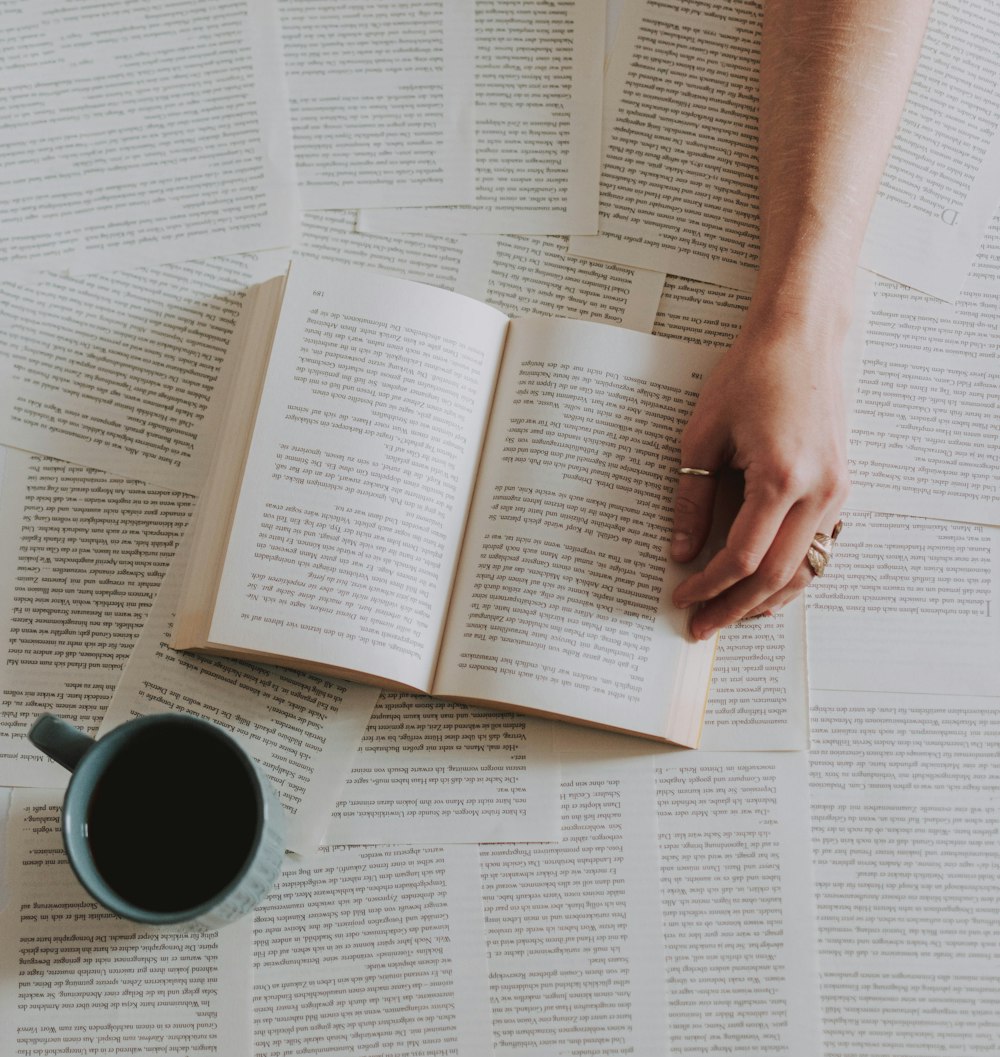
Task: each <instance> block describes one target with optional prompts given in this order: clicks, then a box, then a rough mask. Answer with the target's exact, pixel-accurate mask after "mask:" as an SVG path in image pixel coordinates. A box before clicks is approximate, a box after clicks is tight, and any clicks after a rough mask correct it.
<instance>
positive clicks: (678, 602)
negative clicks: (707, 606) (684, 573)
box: [673, 589, 692, 609]
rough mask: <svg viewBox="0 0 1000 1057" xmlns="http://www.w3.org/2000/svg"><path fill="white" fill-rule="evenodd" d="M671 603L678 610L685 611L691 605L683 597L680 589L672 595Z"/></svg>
mask: <svg viewBox="0 0 1000 1057" xmlns="http://www.w3.org/2000/svg"><path fill="white" fill-rule="evenodd" d="M673 602H674V605H675V606H677V608H678V609H687V608H688V607H689V606H690V605H692V603H691V601H690V600H689V599H687V598H685V597H684V595H683V594H682V592H681V591H680V589H678V590H677V591H676V592H675V593H674V598H673Z"/></svg>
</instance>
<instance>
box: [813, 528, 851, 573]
mask: <svg viewBox="0 0 1000 1057" xmlns="http://www.w3.org/2000/svg"><path fill="white" fill-rule="evenodd" d="M843 527H844V523H843V521H838V522H837V524H836V525H834V526H833V531H832V532H831V533H830V535H829V536H828V535H827V534H826V533H825V532H817V533H816V535H815V536H813V541H812V543H810V544H809V550H807V551H806V561H807V562H808V563H809V568H810V569H812V571H813V575H815V576H822V575H823V573H825V572H826V567H827V566H828V565H829V564H830V559H831V558H832V557H833V543H834V540H836V538H837V537H838V536H839V535H840V530H841V529H842V528H843Z"/></svg>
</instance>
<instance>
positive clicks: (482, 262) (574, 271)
mask: <svg viewBox="0 0 1000 1057" xmlns="http://www.w3.org/2000/svg"><path fill="white" fill-rule="evenodd" d="M663 281H664V275H663V274H662V272H650V271H646V270H645V269H643V268H622V267H620V266H618V265H616V264H607V263H605V262H604V261H588V260H584V259H583V258H582V257H571V256H570V255H569V252H568V243H567V240H566V239H564V238H559V237H556V236H542V235H469V236H468V237H467V238H466V240H465V243H464V253H463V255H462V269H461V272H460V273H459V276H458V280H457V285H456V287H455V289H457V290H459V291H460V292H461V293H463V294H468V295H469V297H475V298H478V299H479V300H480V301H486V302H487V303H488V304H491V305H493V306H494V308H499V309H500V310H501V311H502V312H506V313H507V315H508V316H510V317H511V318H513V317H515V316H560V317H562V318H564V319H591V320H594V321H595V322H597V323H612V324H616V325H618V326H621V327H628V328H629V329H630V330H641V331H645V332H646V333H648V332H649V331H650V330H651V329H652V326H653V320H654V318H655V315H656V309H657V305H658V304H659V301H660V294H661V292H662V290H663Z"/></svg>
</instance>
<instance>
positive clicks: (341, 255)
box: [295, 209, 466, 290]
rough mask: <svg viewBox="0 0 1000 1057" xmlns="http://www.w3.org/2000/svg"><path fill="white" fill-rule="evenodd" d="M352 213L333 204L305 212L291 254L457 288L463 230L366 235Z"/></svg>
mask: <svg viewBox="0 0 1000 1057" xmlns="http://www.w3.org/2000/svg"><path fill="white" fill-rule="evenodd" d="M355 216H356V214H354V213H352V212H349V211H347V210H336V209H329V210H324V211H323V212H312V213H306V214H305V216H304V217H303V218H302V233H301V236H300V237H299V241H298V242H297V243H296V245H295V257H296V258H305V259H311V260H318V261H330V262H331V263H333V264H351V265H356V266H357V267H359V268H367V269H368V270H369V271H375V272H381V273H383V274H384V275H396V276H399V278H401V279H412V280H413V281H414V282H418V283H429V284H430V285H431V286H440V287H443V288H444V289H445V290H454V289H455V288H456V286H455V284H456V282H457V279H458V272H459V268H460V267H461V264H462V256H463V247H464V246H465V242H466V237H465V236H464V235H419V234H418V235H370V234H367V233H365V232H363V231H357V230H355V226H354V224H355Z"/></svg>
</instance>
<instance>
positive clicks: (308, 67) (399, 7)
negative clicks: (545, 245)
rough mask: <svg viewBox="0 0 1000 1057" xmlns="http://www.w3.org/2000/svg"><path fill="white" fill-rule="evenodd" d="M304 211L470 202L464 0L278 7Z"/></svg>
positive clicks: (330, 1)
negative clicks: (279, 8) (279, 9)
mask: <svg viewBox="0 0 1000 1057" xmlns="http://www.w3.org/2000/svg"><path fill="white" fill-rule="evenodd" d="M281 43H282V46H283V52H284V58H285V72H286V74H287V77H288V95H289V107H290V110H291V121H292V134H293V137H294V142H295V165H296V169H297V172H298V180H299V187H300V189H301V193H302V204H303V206H304V207H305V208H306V209H345V208H358V207H359V206H440V205H454V204H457V203H469V202H471V201H472V198H473V193H474V187H473V180H474V169H473V152H474V149H475V140H474V138H473V136H474V124H473V94H474V79H473V55H474V53H475V34H474V24H473V7H472V5H471V4H470V3H466V2H465V0H374V2H369V3H365V4H345V3H344V2H343V0H324V2H321V3H316V2H315V0H282V3H281Z"/></svg>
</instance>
